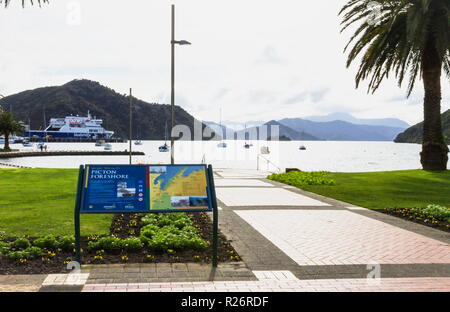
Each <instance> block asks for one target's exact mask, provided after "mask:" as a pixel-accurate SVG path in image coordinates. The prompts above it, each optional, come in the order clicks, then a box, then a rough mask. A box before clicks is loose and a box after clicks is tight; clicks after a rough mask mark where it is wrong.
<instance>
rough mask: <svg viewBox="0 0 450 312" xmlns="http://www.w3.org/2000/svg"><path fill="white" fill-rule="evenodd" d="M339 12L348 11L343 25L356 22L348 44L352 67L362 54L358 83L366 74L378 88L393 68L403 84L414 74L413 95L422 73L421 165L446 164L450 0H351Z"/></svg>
mask: <svg viewBox="0 0 450 312" xmlns="http://www.w3.org/2000/svg"><path fill="white" fill-rule="evenodd" d="M339 14H340V15H342V16H343V20H342V25H343V28H342V31H344V30H346V29H347V28H348V27H349V26H356V31H355V33H354V35H353V36H352V37H351V39H350V41H349V42H348V44H347V46H346V49H345V50H346V51H347V50H348V49H349V47H350V45H351V49H350V51H349V54H348V60H347V67H348V66H350V65H351V64H352V63H353V62H354V61H355V60H357V59H358V60H359V59H360V60H361V62H360V65H359V70H358V73H357V75H356V87H358V86H359V84H360V82H361V81H363V80H366V79H367V80H368V81H369V86H368V92H372V93H373V92H375V91H376V90H377V89H378V87H379V86H380V84H381V82H382V81H383V80H384V79H385V78H388V77H389V75H390V74H393V75H395V78H396V79H397V80H398V84H399V86H402V83H403V81H404V78H405V77H406V76H409V85H408V97H409V96H410V95H411V92H412V90H413V89H414V86H415V82H416V81H417V78H418V77H419V78H421V79H422V80H423V85H424V90H425V97H424V104H423V107H424V126H423V143H422V152H421V154H420V155H421V163H422V167H423V169H425V170H446V168H447V161H448V147H447V145H446V144H445V142H444V136H443V134H442V124H441V97H442V96H441V76H442V74H443V72H445V76H446V77H447V78H450V0H377V1H367V0H351V1H348V3H347V4H346V5H345V6H344V7H343V8H342V10H341V12H340V13H339ZM446 82H447V83H448V82H449V80H448V79H446Z"/></svg>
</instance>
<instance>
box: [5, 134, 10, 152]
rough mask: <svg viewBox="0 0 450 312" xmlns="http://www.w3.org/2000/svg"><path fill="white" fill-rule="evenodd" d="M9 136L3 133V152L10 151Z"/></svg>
mask: <svg viewBox="0 0 450 312" xmlns="http://www.w3.org/2000/svg"><path fill="white" fill-rule="evenodd" d="M9 135H10V133H9V132H5V146H4V150H5V151H9V150H11V149H10V148H9Z"/></svg>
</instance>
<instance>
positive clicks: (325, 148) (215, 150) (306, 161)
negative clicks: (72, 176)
mask: <svg viewBox="0 0 450 312" xmlns="http://www.w3.org/2000/svg"><path fill="white" fill-rule="evenodd" d="M163 143H164V142H162V141H143V145H134V144H133V146H132V149H133V150H136V151H143V152H144V153H145V156H133V158H132V159H133V163H135V164H138V163H153V164H158V163H170V153H160V152H159V151H158V146H160V145H162V144H163ZM218 143H219V142H206V141H204V142H191V141H181V142H175V160H176V163H179V164H182V163H185V164H189V163H201V162H202V160H203V159H204V161H205V162H206V163H208V164H212V165H213V166H214V167H215V168H241V169H257V167H259V169H261V170H268V171H277V170H284V169H285V168H299V169H300V170H310V171H315V170H327V171H338V172H368V171H387V170H402V169H418V168H420V158H419V153H420V149H421V146H420V145H419V144H396V143H393V142H331V141H326V142H259V141H254V142H251V143H253V146H252V147H251V148H250V149H245V148H244V142H243V141H228V147H227V148H219V147H217V144H218ZM35 145H36V144H35ZM47 145H48V151H58V150H77V151H80V150H83V151H95V150H103V147H96V146H95V144H94V143H47ZM302 145H304V146H305V147H306V150H305V151H302V150H299V147H300V146H302ZM112 146H113V150H114V151H123V150H126V149H128V148H129V145H128V143H112ZM263 146H268V147H269V150H270V154H266V155H260V154H261V147H263ZM12 148H15V149H20V150H36V147H33V148H24V147H22V145H21V144H14V145H12ZM258 155H260V156H258ZM128 159H129V158H128V156H51V157H25V158H15V159H1V160H0V162H3V163H11V164H15V165H21V166H28V167H37V168H77V167H78V166H79V165H80V164H127V163H128Z"/></svg>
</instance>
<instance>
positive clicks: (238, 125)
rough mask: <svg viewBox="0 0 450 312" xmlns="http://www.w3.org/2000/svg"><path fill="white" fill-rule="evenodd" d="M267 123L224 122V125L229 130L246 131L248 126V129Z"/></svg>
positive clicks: (255, 121)
mask: <svg viewBox="0 0 450 312" xmlns="http://www.w3.org/2000/svg"><path fill="white" fill-rule="evenodd" d="M265 123H266V122H265V121H260V120H250V121H246V122H237V121H230V120H225V121H222V124H223V125H225V126H226V127H227V128H229V129H233V130H234V131H239V130H243V129H245V127H246V126H247V128H251V127H259V126H262V125H263V124H265Z"/></svg>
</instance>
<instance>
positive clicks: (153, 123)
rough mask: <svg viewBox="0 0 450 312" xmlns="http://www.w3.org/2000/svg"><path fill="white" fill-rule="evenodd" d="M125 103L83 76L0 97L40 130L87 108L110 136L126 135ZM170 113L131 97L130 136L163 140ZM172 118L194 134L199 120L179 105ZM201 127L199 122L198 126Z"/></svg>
mask: <svg viewBox="0 0 450 312" xmlns="http://www.w3.org/2000/svg"><path fill="white" fill-rule="evenodd" d="M129 102H130V98H129V96H127V95H122V94H119V93H117V92H115V91H114V90H113V89H110V88H108V87H105V86H103V85H101V84H100V83H98V82H95V81H91V80H86V79H83V80H73V81H70V82H68V83H66V84H64V85H62V86H53V87H44V88H38V89H34V90H28V91H24V92H20V93H17V94H14V95H10V96H7V97H4V98H2V99H0V106H1V107H2V108H3V109H4V110H5V111H9V110H11V109H12V112H13V114H14V117H15V118H17V119H19V120H22V121H23V122H24V123H25V124H28V121H30V123H31V127H32V129H43V128H44V126H45V125H48V121H49V119H50V118H57V117H65V116H69V115H80V116H86V115H87V112H88V111H89V112H90V113H91V115H92V116H96V117H97V118H100V119H103V126H104V128H105V129H107V130H112V131H114V137H121V138H128V133H129ZM170 112H171V109H170V105H166V104H157V103H147V102H144V101H142V100H139V99H137V98H134V97H133V114H132V115H133V133H134V135H133V137H134V138H136V139H142V140H162V139H164V137H165V124H166V122H167V124H168V129H170ZM44 116H45V117H44ZM44 120H45V121H44ZM175 120H176V124H177V125H187V126H188V127H189V129H190V130H191V133H194V132H193V128H194V121H197V122H199V121H198V120H196V119H195V118H194V117H193V116H192V115H190V114H189V113H188V112H186V111H185V110H184V109H183V108H181V107H179V106H175ZM205 127H206V125H204V124H202V129H205ZM168 136H169V135H168ZM204 139H210V138H204Z"/></svg>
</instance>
